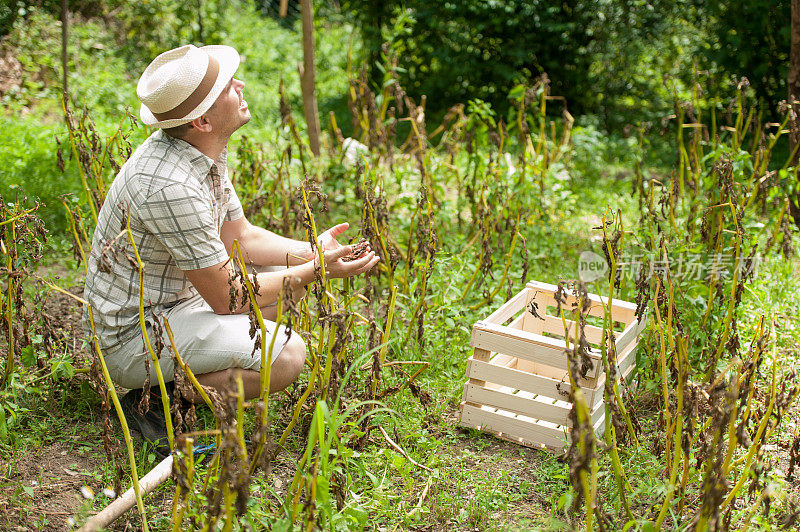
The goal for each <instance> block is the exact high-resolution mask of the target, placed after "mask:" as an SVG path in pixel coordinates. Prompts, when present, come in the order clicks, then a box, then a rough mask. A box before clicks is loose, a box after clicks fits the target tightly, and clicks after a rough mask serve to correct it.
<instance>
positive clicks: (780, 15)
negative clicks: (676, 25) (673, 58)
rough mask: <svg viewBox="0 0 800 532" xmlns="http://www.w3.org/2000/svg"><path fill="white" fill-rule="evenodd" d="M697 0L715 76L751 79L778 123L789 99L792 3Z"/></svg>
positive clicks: (760, 99) (705, 47)
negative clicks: (782, 105)
mask: <svg viewBox="0 0 800 532" xmlns="http://www.w3.org/2000/svg"><path fill="white" fill-rule="evenodd" d="M694 1H695V3H696V4H697V5H698V9H699V10H700V13H702V16H703V20H704V21H705V24H706V25H707V26H706V27H707V31H706V32H705V34H706V35H707V37H708V41H707V42H706V43H704V45H703V47H702V50H703V52H704V55H705V57H707V58H708V59H710V60H711V61H712V62H713V64H714V65H716V67H717V69H718V70H717V72H716V75H717V76H718V77H720V78H729V77H730V76H739V77H741V76H744V77H747V79H748V80H749V81H750V85H751V86H752V88H753V90H754V92H755V94H756V96H757V97H758V99H759V101H760V103H761V105H762V107H766V108H767V109H769V111H770V112H771V113H772V118H773V119H774V120H777V119H779V116H778V112H777V111H778V106H777V104H778V102H779V101H781V100H784V99H786V98H787V84H786V77H787V73H788V67H789V40H790V20H791V9H790V6H791V2H790V0H748V1H747V2H736V1H729V2H717V1H713V0H694Z"/></svg>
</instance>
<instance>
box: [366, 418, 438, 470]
mask: <svg viewBox="0 0 800 532" xmlns="http://www.w3.org/2000/svg"><path fill="white" fill-rule="evenodd" d="M378 428H379V429H381V434H383V437H384V438H385V439H386V442H387V443H388V444H389V445H391V446H392V448H394V450H395V451H397V452H398V453H400V454H402V455H403V456H404V457H405V459H406V460H408V461H409V462H411V463H412V464H414V465H415V466H417V467H421V468H422V469H424V470H425V471H427V472H428V473H433V470H432V469H431V468H430V467H426V466H424V465H422V464H420V463H417V462H416V461H414V459H413V458H411V457H410V456H408V453H406V452H405V451H404V450H403V449H402V448H401V447H400V446H399V445H397V444H396V443H395V442H394V441H393V440H392V439H391V438H390V437H389V435H388V434H386V431H385V430H383V427H381V426H380V425H378Z"/></svg>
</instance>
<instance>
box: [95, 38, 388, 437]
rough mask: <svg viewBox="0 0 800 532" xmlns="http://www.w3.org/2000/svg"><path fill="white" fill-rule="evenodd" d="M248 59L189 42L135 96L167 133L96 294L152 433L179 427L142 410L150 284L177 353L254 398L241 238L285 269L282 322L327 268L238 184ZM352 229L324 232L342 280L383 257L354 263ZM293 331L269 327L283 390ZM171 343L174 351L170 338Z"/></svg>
mask: <svg viewBox="0 0 800 532" xmlns="http://www.w3.org/2000/svg"><path fill="white" fill-rule="evenodd" d="M238 66H239V54H238V53H237V52H236V50H234V49H233V48H231V47H228V46H204V47H202V48H197V47H195V46H192V45H188V46H183V47H180V48H177V49H174V50H170V51H168V52H165V53H163V54H161V55H159V56H158V57H157V58H156V59H154V60H153V62H152V63H151V64H150V65H149V66H148V67H147V69H146V70H145V71H144V74H143V75H142V77H141V79H140V80H139V83H138V86H137V89H136V93H137V96H138V97H139V100H140V101H141V102H142V106H141V111H140V115H141V119H142V122H144V124H146V125H148V126H152V127H155V128H158V130H157V131H156V132H155V133H153V134H152V135H150V137H149V138H148V139H147V140H145V141H144V143H142V145H141V146H139V148H138V149H137V150H136V151H135V153H133V155H132V156H131V157H130V159H129V160H128V161H127V162H126V163H125V165H124V166H123V167H122V169H121V170H120V171H119V174H117V176H116V178H115V179H114V182H113V184H112V185H111V188H110V189H109V191H108V195H107V197H106V199H105V202H104V204H103V207H102V209H101V211H100V214H99V217H98V222H97V227H96V229H95V233H94V237H93V239H92V250H91V255H90V259H89V264H88V270H87V275H86V285H85V290H84V294H85V297H86V299H87V301H88V302H89V304H90V305H91V306H92V309H93V313H94V320H95V326H96V332H97V335H98V338H99V342H100V346H101V349H102V351H103V353H104V355H105V360H106V363H107V365H108V369H109V373H110V374H111V378H112V380H113V381H114V383H115V384H117V385H119V386H122V387H125V388H131V389H132V390H131V392H129V393H128V394H127V395H126V396H125V397H124V398H123V410H124V411H125V415H126V418H127V420H128V422H129V424H131V425H132V426H133V427H134V428H136V429H139V431H140V432H141V433H142V435H143V436H144V437H145V438H146V439H148V440H150V441H157V440H159V439H161V438H163V437H165V436H166V432H165V428H164V427H165V425H164V419H163V412H162V409H161V408H160V407H156V408H153V409H152V410H151V411H150V412H149V413H147V414H145V415H142V414H141V413H140V412H139V411H138V409H137V408H136V404H138V402H139V399H140V398H141V394H142V393H143V391H142V389H141V388H142V387H143V386H144V385H145V383H146V381H147V374H148V369H151V368H148V364H150V362H151V360H150V354H149V352H148V351H147V348H146V347H145V344H144V340H143V337H142V333H141V329H140V324H139V295H140V291H141V292H142V293H143V296H144V307H145V308H144V313H145V321H146V323H147V332H148V335H149V336H150V338H151V339H152V338H153V335H154V327H153V322H154V318H155V317H166V318H167V320H168V321H169V323H170V326H171V328H172V331H173V332H174V335H175V344H176V348H177V350H178V353H179V354H180V356H181V357H182V358H183V360H184V361H185V362H186V363H187V364H188V366H189V367H190V368H191V370H192V372H193V373H194V374H195V375H196V376H197V379H198V381H199V382H200V383H201V384H203V385H205V386H211V387H214V388H216V389H220V390H221V389H223V388H226V387H227V386H229V383H230V382H231V376H232V374H233V373H235V374H239V375H241V378H242V381H243V383H244V392H245V395H246V397H247V398H252V397H257V396H258V395H259V394H260V392H261V390H260V376H259V370H260V363H261V357H260V353H259V352H258V351H256V353H255V355H253V345H254V342H253V340H252V339H251V338H250V334H249V331H250V323H249V319H248V316H247V310H248V309H247V305H241V306H237V307H236V308H230V304H231V303H230V302H231V301H232V297H231V290H233V291H234V293H235V295H236V298H235V300H236V303H235V304H236V305H240V303H241V301H242V300H243V298H242V294H243V293H244V292H245V290H246V289H245V287H244V286H243V285H242V283H241V282H240V281H239V280H234V281H232V282H231V279H232V266H231V263H230V261H229V260H228V258H229V254H230V251H231V246H232V244H233V242H234V240H237V241H238V242H239V245H240V246H241V248H242V251H243V253H244V256H245V260H246V261H248V263H253V264H256V265H258V266H284V267H286V268H284V269H281V270H278V271H264V272H261V273H258V274H257V276H258V279H257V280H258V286H259V292H258V295H257V297H256V299H257V301H258V305H259V307H261V308H262V311H263V313H264V316H265V317H266V318H272V319H275V308H276V307H275V304H276V302H277V300H278V298H279V297H280V291H281V288H282V286H283V283H284V279H288V280H289V282H290V284H291V287H292V289H293V293H294V294H295V296H297V295H302V294H304V293H305V286H306V285H307V284H309V283H311V282H312V281H313V280H314V270H315V268H317V267H319V265H318V264H317V256H316V252H314V251H312V249H311V246H310V245H309V243H308V242H302V241H298V240H292V239H289V238H284V237H282V236H279V235H276V234H274V233H272V232H270V231H267V230H265V229H262V228H259V227H255V226H253V225H251V224H250V223H249V222H248V221H247V219H246V218H245V216H244V212H243V210H242V205H241V203H240V202H239V199H238V197H237V195H236V191H235V190H234V188H233V186H232V184H231V181H230V179H229V178H228V171H227V167H226V154H227V146H228V141H229V139H230V137H231V135H232V134H233V132H234V131H236V130H237V129H239V128H240V127H241V126H243V125H244V124H246V123H247V122H248V121H249V120H250V111H249V109H248V107H247V102H246V101H245V100H244V98H243V89H244V83H243V82H242V81H240V80H238V79H236V78H234V77H233V75H234V73H235V72H236V70H237V68H238ZM129 217H130V227H131V232H132V233H133V239H134V241H135V243H136V247H137V249H138V252H139V255H140V257H141V260H142V262H143V264H144V281H143V283H141V284H140V280H139V279H140V278H139V271H138V269H137V268H136V267H135V265H133V264H131V261H130V260H129V259H128V258H126V257H125V255H126V254H127V255H128V256H129V257H132V256H133V253H132V247H131V246H130V244H129V242H128V238H127V235H122V234H121V231H122V230H123V229H124V228H125V226H126V224H127V221H128V218H129ZM347 227H348V225H347V224H346V223H343V224H340V225H337V226H335V227H333V228H331V229H329V230H328V231H326V232H324V233H322V234H321V235H319V237H318V242H319V245H320V248H321V249H322V250H323V253H324V258H325V261H324V262H325V267H326V271H327V275H328V276H330V277H350V276H353V275H358V274H361V273H363V272H366V271H368V270H369V269H371V268H372V267H373V266H375V264H376V263H377V262H378V257H377V256H376V255H375V253H374V252H372V251H370V250H367V251H366V252H365V253H363V254H362V255H360V256H359V257H358V258H356V260H351V261H345V260H343V259H344V258H345V257H347V256H348V255H349V254H350V253H351V252H352V248H351V246H343V245H340V244H339V243H338V242H337V237H338V236H339V235H340V234H341V233H342V232H343V231H345V230H346V229H347ZM286 333H287V331H284V330H282V329H280V328H278V327H276V324H275V323H274V322H268V323H267V338H264V339H263V340H262V341H265V342H267V345H269V342H270V339H271V336H272V335H277V338H276V342H275V348H274V350H273V354H272V360H271V363H272V370H271V383H270V392H275V391H278V390H282V389H283V388H285V387H286V386H288V385H289V384H290V383H291V382H293V381H294V380H295V379H296V378H297V377H298V375H299V374H300V372H301V370H302V368H303V365H304V363H305V356H306V347H305V344H304V343H303V340H302V338H301V337H300V335H298V334H291V335H288V334H286ZM164 343H165V344H166V345H169V342H168V340H167V339H166V338H164ZM159 365H160V367H161V371H162V372H163V375H164V379H165V381H167V382H171V381H172V380H173V376H174V368H173V360H172V357H171V356H168V355H167V354H166V353H165V354H164V355H163V356H161V359H160V361H159ZM152 381H153V382H154V381H155V374H154V373H153V378H152ZM155 389H156V390H157V388H155ZM145 393H149V392H145ZM155 393H156V394H157V393H158V392H155ZM162 445H163V444H162ZM162 448H163V447H162Z"/></svg>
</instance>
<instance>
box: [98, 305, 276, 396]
mask: <svg viewBox="0 0 800 532" xmlns="http://www.w3.org/2000/svg"><path fill="white" fill-rule="evenodd" d="M161 317H166V318H167V321H169V325H170V328H171V329H172V334H173V336H174V338H175V347H176V348H177V350H178V354H179V355H180V356H181V358H182V359H183V361H184V362H185V363H186V364H187V365H188V366H189V368H190V369H191V370H192V373H194V374H195V375H202V374H203V373H211V372H214V371H220V370H223V369H228V368H242V369H251V370H255V371H259V370H260V369H261V349H260V348H259V349H256V350H255V352H253V346H254V345H255V340H254V339H251V338H250V319H249V318H248V316H247V315H246V314H233V315H221V314H215V313H214V311H213V310H211V307H210V306H209V304H208V303H206V302H205V300H204V299H203V298H202V297H201V296H200V295H196V296H194V297H192V298H190V299H187V300H186V301H181V302H180V303H178V304H177V305H175V306H174V307H172V308H170V309H169V310H167V311H165V312H164V313H163V314H162V315H161ZM264 324H265V325H266V329H267V331H266V338H265V342H266V349H267V357H269V356H270V353H269V347H270V343H271V342H272V337H273V335H275V334H276V326H275V325H276V324H275V322H272V321H268V320H264ZM287 331H288V329H286V328H285V327H284V326H280V327H278V328H277V336H276V338H275V345H274V347H273V350H272V357H271V360H272V363H274V362H275V359H276V358H278V355H280V353H281V350H282V349H283V347H284V346H285V345H286V342H287V341H288V337H287V335H286V333H287ZM147 332H148V334H149V336H150V342H151V344H152V345H153V346H155V338H154V334H153V332H152V329H151V328H150V327H149V326H148V328H147ZM258 335H260V332H259V331H258V330H257V332H256V338H257V337H258ZM163 336H164V346H165V347H164V350H163V351H162V352H161V358H160V359H159V366H161V372H162V374H163V376H164V382H170V381H172V380H173V379H174V371H175V369H174V362H173V359H172V353H171V351H170V349H169V348H170V342H169V337H168V336H167V333H166V331H164V334H163ZM105 360H106V365H107V366H108V372H109V374H110V375H111V380H113V381H114V383H115V384H117V385H119V386H122V387H124V388H130V389H133V388H141V387H142V386H143V385H144V382H145V380H146V376H147V370H146V368H145V360H146V361H147V362H149V363H150V385H151V386H155V385H156V383H157V381H158V378H157V377H156V374H155V371H153V367H152V365H153V364H152V359H151V358H150V353H149V352H148V351H147V348H146V347H145V346H144V342H143V340H142V338H141V337H138V338H137V339H135V340H132V341H130V342H128V343H127V344H125V345H123V346H122V347H121V348H119V349H116V350H114V352H113V353H110V354H106V355H105Z"/></svg>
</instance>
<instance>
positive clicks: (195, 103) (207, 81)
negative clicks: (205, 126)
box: [136, 44, 239, 128]
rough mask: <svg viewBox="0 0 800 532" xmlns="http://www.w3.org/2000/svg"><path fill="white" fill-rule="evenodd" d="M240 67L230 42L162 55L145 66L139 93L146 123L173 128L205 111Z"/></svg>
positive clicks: (190, 45)
mask: <svg viewBox="0 0 800 532" xmlns="http://www.w3.org/2000/svg"><path fill="white" fill-rule="evenodd" d="M237 68H239V54H238V52H236V50H234V49H233V48H231V47H230V46H203V47H202V48H198V47H196V46H194V45H192V44H187V45H186V46H181V47H180V48H175V49H174V50H170V51H168V52H164V53H163V54H161V55H159V56H158V57H156V58H155V59H153V62H152V63H150V65H149V66H148V67H147V68H146V69H145V71H144V73H143V74H142V77H141V78H140V79H139V84H138V85H137V86H136V95H137V96H138V97H139V101H141V102H142V108H141V109H140V111H139V114H140V116H141V117H142V122H144V123H145V125H148V126H153V127H160V128H170V127H175V126H179V125H181V124H185V123H186V122H191V121H192V120H194V119H195V118H198V117H200V116H202V115H203V113H205V112H206V111H208V108H209V107H211V105H212V104H213V103H214V102H215V101H216V100H217V98H218V97H219V95H220V93H221V92H222V89H224V88H225V86H226V85H227V84H228V81H230V79H231V78H232V77H233V73H234V72H236V69H237Z"/></svg>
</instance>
